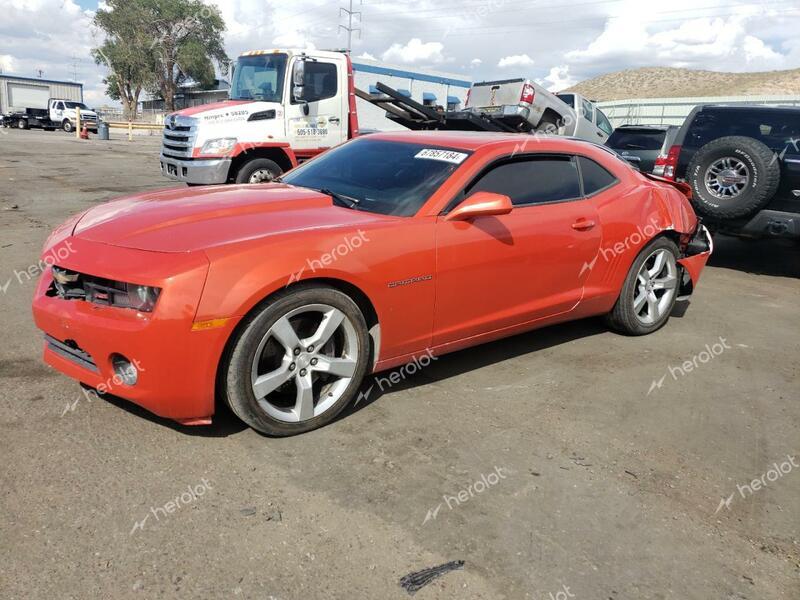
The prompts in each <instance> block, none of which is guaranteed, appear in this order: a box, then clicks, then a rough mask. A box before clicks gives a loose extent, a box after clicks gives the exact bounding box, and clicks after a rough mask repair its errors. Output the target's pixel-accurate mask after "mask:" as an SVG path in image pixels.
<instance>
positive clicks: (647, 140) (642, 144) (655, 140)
mask: <svg viewBox="0 0 800 600" xmlns="http://www.w3.org/2000/svg"><path fill="white" fill-rule="evenodd" d="M665 137H666V132H665V131H658V130H655V131H654V130H644V129H639V130H633V129H617V130H615V131H614V133H612V134H611V137H609V138H608V141H607V142H606V146H608V147H609V148H614V149H615V150H661V147H662V146H663V145H664V138H665Z"/></svg>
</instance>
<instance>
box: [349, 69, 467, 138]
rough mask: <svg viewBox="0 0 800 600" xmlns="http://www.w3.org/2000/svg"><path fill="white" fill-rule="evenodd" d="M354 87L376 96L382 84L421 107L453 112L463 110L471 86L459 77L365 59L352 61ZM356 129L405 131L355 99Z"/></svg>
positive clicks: (376, 108)
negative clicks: (433, 107)
mask: <svg viewBox="0 0 800 600" xmlns="http://www.w3.org/2000/svg"><path fill="white" fill-rule="evenodd" d="M352 60H353V71H354V73H355V85H356V87H357V88H358V89H361V90H364V91H365V92H371V93H378V90H377V89H376V88H375V84H376V83H378V82H381V83H383V84H385V85H388V86H389V87H391V88H394V89H396V90H397V91H399V92H400V93H401V94H404V95H406V96H409V97H410V98H411V99H413V100H416V101H417V102H419V103H420V104H427V105H430V106H442V107H443V108H445V109H449V110H456V109H458V108H460V107H463V105H464V100H465V99H466V96H467V90H469V88H470V85H472V82H470V81H469V80H468V79H465V78H464V77H463V76H462V75H457V74H453V73H443V72H441V71H433V70H430V69H419V68H414V69H412V68H410V67H403V66H400V65H392V64H388V63H385V62H381V61H377V60H370V59H366V58H355V57H354V58H353V59H352ZM356 106H357V107H358V125H359V127H360V128H362V129H378V130H387V129H404V127H403V126H402V125H398V124H396V123H394V122H393V121H390V120H388V119H386V117H385V116H384V115H385V112H384V111H382V110H381V109H379V108H378V107H377V106H374V105H372V104H370V103H369V102H367V101H366V100H362V99H361V98H357V100H356Z"/></svg>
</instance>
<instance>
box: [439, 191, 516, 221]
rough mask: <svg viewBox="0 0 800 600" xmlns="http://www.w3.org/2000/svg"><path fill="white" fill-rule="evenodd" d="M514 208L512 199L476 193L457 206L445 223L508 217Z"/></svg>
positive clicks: (447, 216)
mask: <svg viewBox="0 0 800 600" xmlns="http://www.w3.org/2000/svg"><path fill="white" fill-rule="evenodd" d="M513 208H514V205H513V204H511V198H509V197H508V196H504V195H502V194H494V193H492V192H475V193H474V194H472V195H471V196H470V197H469V198H467V199H466V200H464V201H463V202H462V203H461V204H459V205H458V206H456V207H455V208H454V209H453V210H452V211H450V212H449V213H448V214H447V215H446V216H445V218H444V220H445V221H467V220H469V219H474V218H475V217H491V216H495V215H507V214H508V213H510V212H511V211H512V210H513Z"/></svg>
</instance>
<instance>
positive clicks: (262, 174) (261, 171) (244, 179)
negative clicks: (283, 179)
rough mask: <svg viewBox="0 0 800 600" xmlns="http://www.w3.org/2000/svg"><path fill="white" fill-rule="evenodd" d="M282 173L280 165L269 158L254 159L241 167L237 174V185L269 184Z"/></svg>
mask: <svg viewBox="0 0 800 600" xmlns="http://www.w3.org/2000/svg"><path fill="white" fill-rule="evenodd" d="M282 173H283V169H281V168H280V167H279V166H278V163H276V162H274V161H271V160H270V159H268V158H254V159H253V160H251V161H248V162H246V163H244V164H243V165H242V166H241V168H240V169H239V172H238V173H237V174H236V183H269V182H270V181H273V180H274V179H276V178H277V177H280V176H281V174H282Z"/></svg>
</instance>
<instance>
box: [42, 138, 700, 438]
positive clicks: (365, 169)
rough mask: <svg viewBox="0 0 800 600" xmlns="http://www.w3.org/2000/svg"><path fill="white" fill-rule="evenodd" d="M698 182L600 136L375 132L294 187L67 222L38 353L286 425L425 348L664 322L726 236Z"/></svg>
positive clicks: (146, 393)
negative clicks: (633, 160) (594, 319)
mask: <svg viewBox="0 0 800 600" xmlns="http://www.w3.org/2000/svg"><path fill="white" fill-rule="evenodd" d="M688 194H690V192H689V191H688V188H686V187H685V186H682V185H681V184H674V183H671V182H666V181H657V180H653V179H652V178H648V177H646V176H645V175H642V174H641V173H639V172H638V171H636V170H634V169H633V168H632V167H631V166H630V165H629V164H628V163H626V162H624V161H622V160H621V159H619V158H618V157H617V156H616V155H614V154H613V153H611V152H610V151H608V150H606V149H604V148H602V147H600V146H595V145H593V144H589V143H586V142H580V141H575V140H570V139H564V138H557V137H539V136H536V137H534V136H529V137H528V136H522V135H513V134H496V135H495V134H486V133H466V132H465V133H444V132H408V131H404V132H394V133H380V134H374V135H369V136H364V137H361V138H358V139H355V140H353V141H351V142H348V143H346V144H344V145H342V146H339V147H337V148H335V149H332V150H329V151H328V152H325V153H324V154H322V155H320V156H319V157H317V158H315V159H313V160H311V161H309V162H307V163H305V164H303V165H302V166H300V167H298V168H296V169H294V170H293V171H291V172H289V173H288V174H286V175H285V176H284V177H283V180H282V181H280V182H274V183H269V184H262V185H246V186H215V187H204V188H193V189H191V190H188V189H171V190H166V191H161V192H156V193H148V194H140V195H136V196H130V197H126V198H122V199H119V200H116V201H113V202H109V203H107V204H103V205H101V206H96V207H94V208H91V209H89V210H87V211H86V212H84V213H83V214H80V215H77V216H75V217H73V218H71V219H70V220H69V221H67V222H66V223H64V224H63V225H62V226H60V227H59V228H58V229H56V230H55V231H54V232H53V234H52V235H51V236H50V238H49V239H48V241H47V243H46V245H45V248H44V254H43V259H44V260H45V262H48V263H49V264H52V267H51V268H49V269H47V271H46V272H45V273H44V274H43V276H42V278H41V281H40V282H39V285H38V288H37V290H36V294H35V297H34V301H33V313H34V316H35V320H36V324H37V325H38V327H39V328H40V329H41V330H42V331H43V332H44V334H45V345H44V358H45V360H46V361H47V362H48V363H49V364H50V365H52V366H53V367H55V368H56V369H58V370H60V371H62V372H63V373H65V374H67V375H68V376H70V377H73V378H75V379H77V380H79V381H81V382H83V383H84V384H85V385H88V386H90V387H93V388H96V389H98V390H100V391H102V392H110V393H112V394H114V395H115V396H118V397H121V398H125V399H127V400H130V401H132V402H135V403H136V404H139V405H141V406H143V407H145V408H146V409H148V410H150V411H152V412H153V413H155V414H157V415H161V416H162V417H167V418H169V419H174V420H176V421H179V422H181V423H184V424H207V423H210V422H211V418H212V416H213V415H214V410H215V401H216V400H224V401H225V402H227V404H228V405H229V406H230V408H231V409H232V410H233V412H234V413H235V414H236V415H238V416H239V417H240V418H241V419H242V420H243V421H245V422H246V423H247V424H248V425H250V426H251V427H253V428H255V429H257V430H258V431H261V432H264V433H267V434H270V435H275V436H285V435H292V434H296V433H301V432H305V431H309V430H311V429H314V428H317V427H320V426H322V425H325V424H326V423H328V422H330V421H331V420H332V419H334V418H335V417H336V415H337V414H338V413H339V412H341V410H342V409H343V408H345V406H347V404H348V403H350V402H351V401H352V400H353V398H354V397H355V396H356V394H357V393H358V390H359V387H360V386H361V384H362V381H363V380H364V378H365V376H367V375H368V374H369V373H371V372H377V371H381V370H386V369H390V368H393V367H398V366H401V365H404V364H406V363H410V362H413V361H417V359H418V357H421V356H424V355H427V356H429V357H431V356H438V355H441V354H444V353H446V352H452V351H454V350H459V349H461V348H467V347H469V346H475V345H477V344H481V343H484V342H487V341H489V340H495V339H498V338H502V337H505V336H510V335H514V334H516V333H520V332H523V331H527V330H530V329H534V328H537V327H542V326H545V325H551V324H553V323H559V322H562V321H568V320H573V319H580V318H584V317H588V316H592V315H605V316H606V320H607V322H608V324H609V325H610V326H611V327H612V328H613V329H615V330H617V331H619V332H621V333H624V334H629V335H642V334H646V333H651V332H653V331H656V330H657V329H658V328H659V327H661V326H662V325H664V323H666V321H667V319H668V318H669V316H670V312H671V311H672V309H673V306H674V304H675V302H676V300H677V299H679V298H681V297H686V296H688V295H689V294H691V292H692V290H693V288H694V287H695V286H696V285H697V281H698V278H699V277H700V272H701V271H702V269H703V267H704V266H705V263H706V260H707V259H708V256H709V254H710V253H711V238H710V237H709V235H708V232H707V231H706V229H705V227H703V226H702V225H700V224H699V222H698V220H697V218H696V216H695V214H694V212H693V210H692V207H691V205H690V203H689V200H688V199H687V195H688ZM429 360H430V358H429V359H428V361H429ZM419 362H422V361H419Z"/></svg>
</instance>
